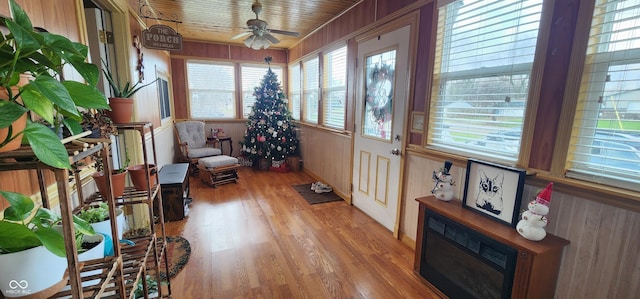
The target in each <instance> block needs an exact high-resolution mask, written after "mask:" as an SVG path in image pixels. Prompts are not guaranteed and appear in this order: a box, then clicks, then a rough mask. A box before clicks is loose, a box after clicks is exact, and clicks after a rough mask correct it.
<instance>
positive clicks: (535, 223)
mask: <svg viewBox="0 0 640 299" xmlns="http://www.w3.org/2000/svg"><path fill="white" fill-rule="evenodd" d="M552 188H553V182H551V183H549V184H548V185H547V187H546V188H544V190H542V191H540V193H538V195H537V196H536V199H535V200H532V201H531V202H529V204H528V206H527V208H528V210H527V211H525V212H523V213H522V219H521V220H520V221H518V224H517V225H516V230H517V231H518V233H519V234H520V235H521V236H523V237H524V238H525V239H527V240H531V241H540V240H542V239H544V237H545V236H546V235H547V232H546V231H545V230H544V228H545V226H547V224H548V223H549V220H548V219H547V214H549V203H550V202H551V191H552V190H551V189H552Z"/></svg>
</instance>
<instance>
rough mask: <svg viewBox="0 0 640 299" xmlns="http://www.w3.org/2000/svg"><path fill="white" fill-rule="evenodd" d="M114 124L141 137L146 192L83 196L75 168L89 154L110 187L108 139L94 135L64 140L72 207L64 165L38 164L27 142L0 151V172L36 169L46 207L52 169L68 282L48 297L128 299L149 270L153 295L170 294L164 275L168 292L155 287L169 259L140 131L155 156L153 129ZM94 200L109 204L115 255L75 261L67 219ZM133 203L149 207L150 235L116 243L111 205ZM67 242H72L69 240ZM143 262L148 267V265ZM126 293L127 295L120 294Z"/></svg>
mask: <svg viewBox="0 0 640 299" xmlns="http://www.w3.org/2000/svg"><path fill="white" fill-rule="evenodd" d="M116 127H117V128H118V129H119V130H121V131H123V130H135V131H138V132H139V134H140V140H141V142H142V149H143V152H144V163H145V165H146V168H147V169H146V170H147V172H146V173H147V181H148V182H149V185H150V186H151V188H149V189H148V190H146V191H139V190H135V188H133V187H126V188H125V193H124V194H123V195H122V196H121V197H119V198H117V199H114V198H113V196H112V194H100V193H99V192H96V193H94V194H92V195H90V196H88V197H86V198H85V196H84V195H83V191H82V183H81V182H82V181H81V177H80V174H79V173H80V171H79V170H78V169H79V167H80V166H81V164H82V163H83V161H84V160H85V158H87V157H94V158H97V157H98V155H99V157H100V158H101V159H102V163H103V165H104V172H105V173H106V174H109V175H107V176H106V177H107V186H111V175H110V173H111V169H110V167H111V161H110V153H109V147H110V143H108V142H106V141H104V140H102V141H99V140H98V139H89V138H86V139H82V138H80V139H78V140H77V141H72V142H70V143H67V144H66V146H67V152H68V154H69V161H70V162H71V164H72V165H73V166H74V170H75V171H74V179H75V181H76V184H75V187H76V188H75V189H76V190H75V191H76V192H77V196H78V198H79V199H81V202H80V205H79V206H77V207H75V208H74V207H72V202H71V196H70V195H71V188H70V187H69V171H68V170H66V169H58V168H53V167H50V166H48V165H45V164H43V163H41V162H39V161H38V160H37V159H36V157H35V155H34V154H33V151H32V150H31V149H30V148H29V147H28V146H23V147H21V148H20V149H18V150H16V151H12V152H7V153H0V171H12V170H36V171H37V174H38V180H39V183H40V184H39V185H40V186H39V187H40V193H41V197H42V205H43V207H45V208H49V207H50V201H49V198H48V196H47V192H46V189H47V186H46V185H45V182H44V174H43V171H44V170H51V171H52V172H53V173H54V176H55V180H56V184H57V188H58V198H59V202H60V212H61V218H62V226H63V236H64V239H65V248H66V251H67V253H68V254H67V264H68V275H69V278H68V283H67V286H68V287H69V290H65V291H60V292H58V293H56V294H54V295H52V296H49V297H50V298H69V297H71V298H74V299H76V298H133V295H134V294H133V291H134V290H135V287H136V285H137V283H138V281H140V279H142V281H143V286H144V287H145V289H146V287H147V286H146V280H145V276H146V273H147V270H153V271H154V273H155V274H156V279H157V280H158V295H159V297H160V298H170V297H171V284H170V281H169V279H168V278H167V284H166V286H167V289H168V294H163V293H162V287H160V285H161V284H160V282H161V280H160V261H161V260H162V259H164V261H165V269H164V270H165V273H169V263H168V257H167V254H166V251H167V244H166V240H165V238H164V237H165V228H164V216H163V213H162V209H161V208H160V209H159V211H160V212H159V213H158V214H159V215H157V217H156V215H154V209H153V205H154V199H155V200H156V201H157V202H158V203H159V204H160V206H161V205H162V195H161V192H160V185H159V184H158V181H157V176H156V181H155V182H150V178H149V171H148V170H149V169H148V167H149V163H148V161H149V157H148V155H147V146H146V143H145V138H144V132H145V130H149V131H150V132H151V140H152V146H153V148H152V152H153V157H154V159H155V157H156V148H155V136H154V131H153V125H152V124H151V123H145V122H136V123H129V124H122V125H116ZM83 143H89V144H90V147H88V148H84V146H83ZM4 158H8V159H16V160H15V161H16V162H6V161H9V160H8V159H4ZM108 189H109V191H108V193H111V191H110V190H111V188H108ZM98 202H106V203H107V206H108V207H109V214H110V215H109V217H110V219H112V221H111V230H112V231H113V232H114V235H113V236H111V239H112V241H113V248H114V256H108V257H104V258H102V259H97V260H91V261H87V262H82V263H80V262H79V261H78V254H77V251H76V244H75V230H74V226H73V222H72V217H73V215H74V212H78V211H79V210H81V209H82V208H85V207H86V206H88V205H91V204H95V203H98ZM135 204H146V205H147V206H148V212H149V219H150V221H149V222H150V226H151V228H150V233H149V234H148V235H145V236H140V237H137V238H134V239H132V241H134V242H135V245H134V246H128V245H122V244H120V243H119V240H118V237H117V231H118V228H117V224H116V221H115V219H116V207H118V206H127V205H135ZM156 222H157V223H158V224H159V225H160V229H159V234H160V236H158V235H157V233H156V227H155V223H156ZM68 240H72V241H68ZM148 265H151V266H152V267H151V268H150V269H148V268H147V266H148ZM97 269H102V270H103V271H101V274H98V275H92V276H87V277H81V273H83V272H87V271H92V270H97ZM95 279H100V280H99V282H98V283H96V284H95V285H92V286H87V287H82V282H87V281H92V280H95ZM121 294H126V295H124V296H123V295H121Z"/></svg>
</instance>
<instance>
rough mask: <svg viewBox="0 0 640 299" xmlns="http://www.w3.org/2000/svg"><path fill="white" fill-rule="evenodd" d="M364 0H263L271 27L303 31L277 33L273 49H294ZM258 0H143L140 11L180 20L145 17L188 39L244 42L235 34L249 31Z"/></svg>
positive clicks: (143, 13) (147, 20) (265, 19)
mask: <svg viewBox="0 0 640 299" xmlns="http://www.w3.org/2000/svg"><path fill="white" fill-rule="evenodd" d="M360 1H361V0H260V3H261V4H262V7H263V8H262V12H261V13H260V15H259V18H260V19H261V20H264V21H266V22H267V23H268V24H269V26H268V28H269V29H278V30H285V31H294V32H299V33H300V35H299V36H298V37H293V36H287V35H281V34H273V35H274V36H275V37H276V38H278V39H279V40H280V43H278V44H275V45H273V46H272V47H273V48H290V47H291V46H293V45H294V44H295V43H297V42H298V41H299V40H301V39H302V38H304V37H305V36H306V35H307V34H309V33H311V32H312V31H313V30H314V29H316V28H318V27H319V26H321V25H322V24H324V23H326V22H328V21H329V20H331V19H332V18H334V17H335V16H337V15H339V14H340V13H342V12H343V11H345V10H347V9H349V8H351V7H352V6H354V5H355V4H357V3H358V2H360ZM254 2H255V0H139V3H140V4H139V6H140V7H141V9H140V10H139V14H140V15H141V16H151V17H156V18H163V19H170V20H178V21H180V22H182V23H177V24H176V23H174V22H164V21H158V20H155V19H150V18H143V20H144V21H145V22H146V24H147V26H151V25H154V24H164V25H168V26H170V27H172V28H174V29H176V30H177V31H178V33H180V34H181V35H182V36H183V38H184V39H185V40H194V41H206V42H215V43H225V44H242V41H243V38H238V39H231V37H233V36H235V35H237V34H239V33H242V32H244V31H247V30H246V29H245V28H246V22H247V20H249V19H254V18H255V17H256V15H255V14H254V13H253V11H252V10H251V5H252V4H253V3H254Z"/></svg>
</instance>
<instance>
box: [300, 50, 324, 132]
mask: <svg viewBox="0 0 640 299" xmlns="http://www.w3.org/2000/svg"><path fill="white" fill-rule="evenodd" d="M302 70H303V73H304V78H303V80H304V85H303V87H302V88H303V98H304V108H303V109H302V113H303V115H302V117H303V120H304V121H305V122H308V123H313V124H317V123H318V100H319V99H318V93H319V90H318V89H319V87H320V74H319V59H318V57H316V58H313V59H310V60H307V61H305V62H303V63H302Z"/></svg>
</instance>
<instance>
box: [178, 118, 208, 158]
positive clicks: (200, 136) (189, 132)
mask: <svg viewBox="0 0 640 299" xmlns="http://www.w3.org/2000/svg"><path fill="white" fill-rule="evenodd" d="M175 126H176V129H177V130H178V134H179V135H180V141H181V142H186V143H187V145H188V146H189V154H191V150H192V149H194V148H202V147H206V143H207V138H206V137H205V133H204V122H201V121H182V122H177V123H176V124H175ZM189 156H191V155H189Z"/></svg>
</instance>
